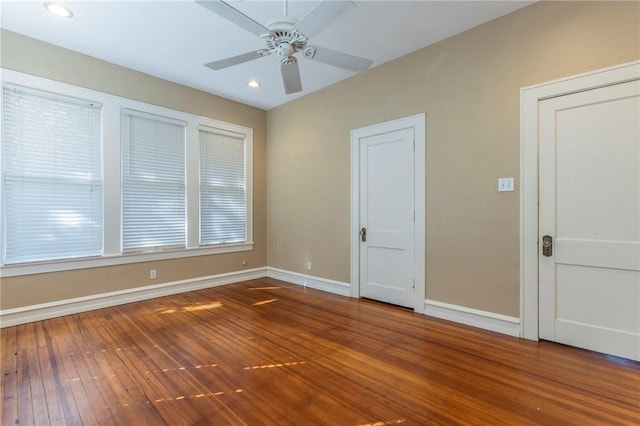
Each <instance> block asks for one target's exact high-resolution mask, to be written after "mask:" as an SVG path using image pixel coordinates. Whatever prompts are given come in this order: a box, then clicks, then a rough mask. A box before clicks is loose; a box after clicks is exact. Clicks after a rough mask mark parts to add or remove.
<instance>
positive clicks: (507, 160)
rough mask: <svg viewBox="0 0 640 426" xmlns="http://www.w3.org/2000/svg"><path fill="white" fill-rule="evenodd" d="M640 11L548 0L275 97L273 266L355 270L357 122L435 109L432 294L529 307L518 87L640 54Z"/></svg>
mask: <svg viewBox="0 0 640 426" xmlns="http://www.w3.org/2000/svg"><path fill="white" fill-rule="evenodd" d="M639 16H640V3H638V2H619V3H618V2H539V3H536V4H534V5H532V6H529V7H527V8H524V9H521V10H519V11H516V12H514V13H512V14H510V15H507V16H504V17H502V18H499V19H497V20H495V21H492V22H489V23H487V24H484V25H482V26H479V27H476V28H474V29H472V30H469V31H467V32H465V33H462V34H459V35H457V36H455V37H452V38H450V39H447V40H444V41H442V42H440V43H438V44H435V45H432V46H430V47H427V48H425V49H422V50H420V51H417V52H415V53H413V54H411V55H408V56H405V57H403V58H400V59H398V60H396V61H393V62H390V63H387V64H384V65H382V66H379V67H377V68H374V69H372V70H370V71H369V72H368V73H366V74H364V75H361V76H356V77H354V78H351V79H349V80H347V81H344V82H342V83H339V84H337V85H334V86H332V87H330V88H327V89H325V90H322V91H319V92H316V93H313V94H311V95H309V96H305V97H303V98H301V99H298V100H296V101H293V102H291V103H289V104H286V105H284V106H282V107H279V108H276V109H273V110H270V111H269V112H268V114H267V128H268V134H267V139H268V150H267V170H268V172H267V182H268V191H267V192H268V200H267V218H268V223H267V239H268V259H267V263H268V264H269V266H272V267H276V268H282V269H286V270H291V271H297V272H303V273H304V272H306V270H305V267H304V265H305V261H307V260H311V261H313V270H312V272H311V273H312V274H313V275H316V276H320V277H325V278H329V279H334V280H339V281H343V282H348V281H349V264H350V259H349V232H350V230H349V224H350V207H349V203H350V175H349V173H350V172H349V170H350V158H349V156H350V151H349V147H350V131H351V130H352V129H356V128H359V127H363V126H367V125H370V124H374V123H378V122H383V121H387V120H392V119H395V118H399V117H403V116H408V115H413V114H417V113H422V112H424V113H426V115H427V142H426V143H427V147H426V152H427V164H426V170H427V182H426V188H427V193H426V200H427V201H426V217H427V223H426V230H427V235H426V252H427V254H426V268H427V270H426V297H427V298H429V299H433V300H437V301H441V302H445V303H451V304H456V305H462V306H467V307H471V308H475V309H481V310H485V311H490V312H495V313H500V314H505V315H511V316H519V196H520V194H519V192H518V191H516V192H511V193H498V192H497V190H496V186H497V178H498V177H505V176H515V177H516V186H518V185H519V173H520V169H519V155H520V151H519V138H520V135H519V105H520V92H519V90H520V88H521V87H525V86H529V85H533V84H537V83H542V82H545V81H549V80H553V79H558V78H562V77H565V76H570V75H574V74H578V73H583V72H587V71H590V70H594V69H598V68H603V67H608V66H612V65H616V64H620V63H625V62H629V61H632V60H637V59H638V58H640V30H639V27H640V19H639ZM278 239H279V240H280V241H282V244H281V245H279V246H277V245H276V241H277V240H278Z"/></svg>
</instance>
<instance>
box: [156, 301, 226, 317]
mask: <svg viewBox="0 0 640 426" xmlns="http://www.w3.org/2000/svg"><path fill="white" fill-rule="evenodd" d="M222 306H223V304H222V302H211V303H207V304H204V305H200V304H197V305H189V306H183V307H179V308H159V309H156V310H155V311H156V312H157V313H159V314H175V313H176V312H196V311H204V310H209V309H217V308H220V307H222Z"/></svg>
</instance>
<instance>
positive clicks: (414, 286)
mask: <svg viewBox="0 0 640 426" xmlns="http://www.w3.org/2000/svg"><path fill="white" fill-rule="evenodd" d="M411 281H413V289H414V290H415V289H416V280H411Z"/></svg>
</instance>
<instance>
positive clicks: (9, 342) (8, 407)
mask: <svg viewBox="0 0 640 426" xmlns="http://www.w3.org/2000/svg"><path fill="white" fill-rule="evenodd" d="M0 333H1V334H0V335H1V336H2V350H1V351H0V352H1V354H2V355H1V356H2V358H1V362H2V364H1V367H2V387H1V390H2V398H1V399H0V404H2V405H0V409H1V410H2V424H3V425H12V424H15V422H16V421H19V418H20V415H19V414H18V401H19V396H18V364H17V362H18V357H17V355H18V347H17V333H18V327H8V328H3V329H1V330H0Z"/></svg>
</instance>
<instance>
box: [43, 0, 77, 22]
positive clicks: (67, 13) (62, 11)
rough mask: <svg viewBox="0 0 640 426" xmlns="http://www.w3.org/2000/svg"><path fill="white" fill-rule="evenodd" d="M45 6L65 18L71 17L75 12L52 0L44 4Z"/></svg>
mask: <svg viewBox="0 0 640 426" xmlns="http://www.w3.org/2000/svg"><path fill="white" fill-rule="evenodd" d="M44 7H45V8H46V9H47V10H48V11H49V12H51V13H53V14H54V15H57V16H62V17H63V18H71V17H72V16H73V12H72V11H71V10H69V9H67V8H66V7H64V6H63V5H61V4H58V3H54V2H52V1H48V2H46V3H45V4H44Z"/></svg>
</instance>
